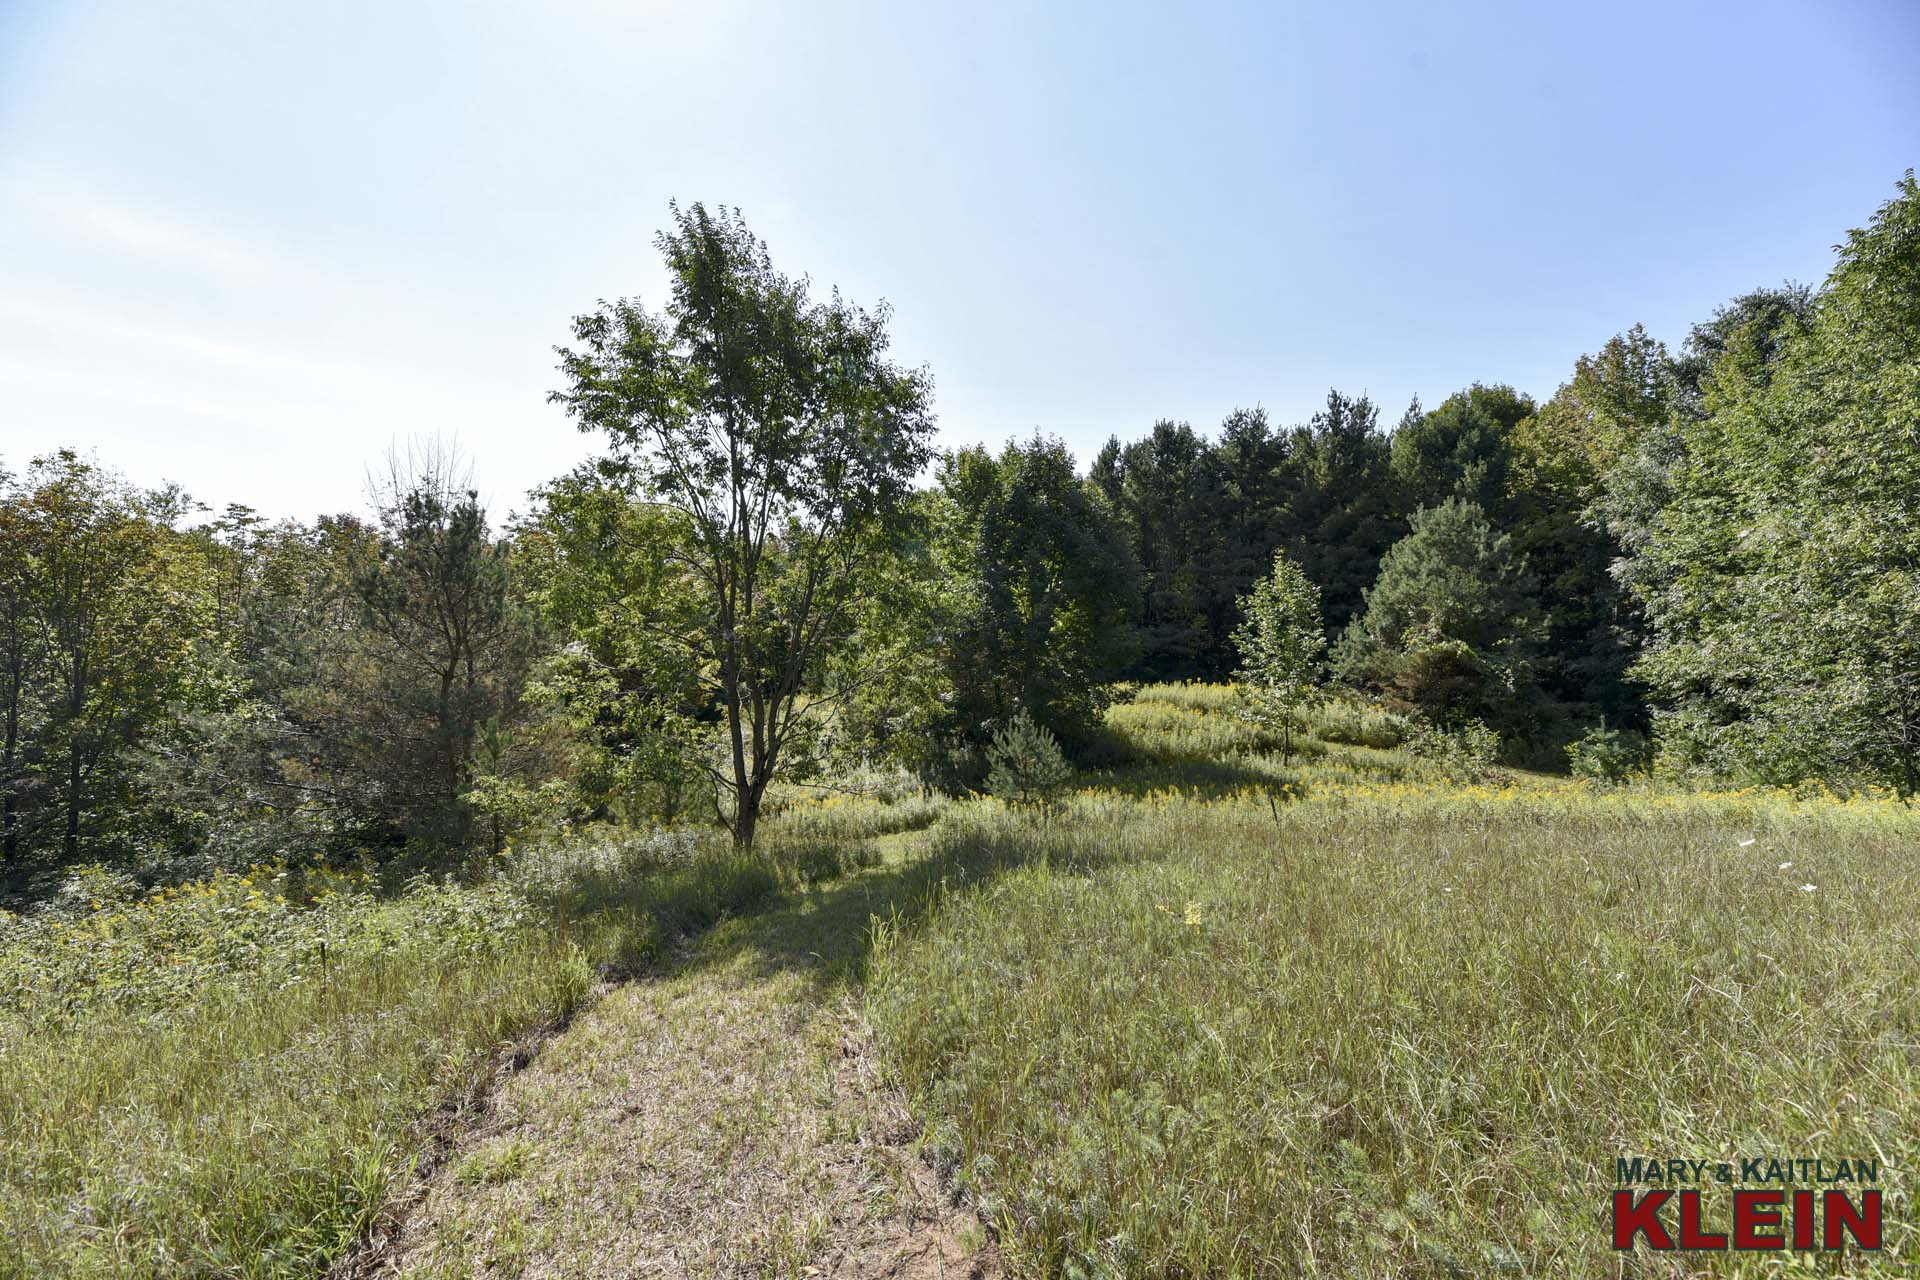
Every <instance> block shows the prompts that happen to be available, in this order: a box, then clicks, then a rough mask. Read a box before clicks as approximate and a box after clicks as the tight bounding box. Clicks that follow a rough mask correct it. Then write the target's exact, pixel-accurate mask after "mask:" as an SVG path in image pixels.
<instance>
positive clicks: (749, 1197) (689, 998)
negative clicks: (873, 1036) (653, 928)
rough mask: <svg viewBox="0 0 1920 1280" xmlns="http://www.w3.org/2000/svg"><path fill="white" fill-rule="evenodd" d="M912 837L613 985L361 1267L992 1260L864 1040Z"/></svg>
mask: <svg viewBox="0 0 1920 1280" xmlns="http://www.w3.org/2000/svg"><path fill="white" fill-rule="evenodd" d="M920 840H921V838H920V837H915V836H907V837H900V836H895V837H888V838H887V839H886V840H885V841H884V842H883V843H885V844H887V845H889V846H890V847H889V848H887V849H886V855H887V858H886V861H885V862H884V863H883V864H882V865H881V866H878V867H875V868H871V869H868V870H865V871H862V872H858V873H856V874H854V875H852V876H850V877H847V878H845V879H842V880H840V881H837V882H834V883H832V884H831V885H829V886H827V887H824V888H820V889H815V890H812V891H808V892H799V893H793V894H788V895H783V896H781V897H779V898H777V899H775V900H773V901H772V902H771V903H769V904H768V905H767V906H765V907H764V908H762V909H760V910H757V911H754V912H751V913H749V914H746V915H743V916H740V917H737V918H735V919H732V920H729V921H727V922H725V923H723V924H721V925H720V926H718V927H717V928H715V929H713V930H711V931H709V932H708V933H707V934H705V935H703V936H701V937H699V938H697V939H695V940H694V941H692V942H691V943H689V944H688V945H687V946H686V947H685V948H684V949H683V950H682V952H681V954H680V955H679V956H678V957H677V958H676V960H675V962H674V963H673V964H672V966H671V967H670V968H669V970H668V971H667V972H666V974H665V975H664V976H662V977H660V978H657V979H653V980H648V981H641V982H636V983H632V984H630V985H627V986H625V987H621V988H619V989H617V990H615V991H613V992H611V993H610V994H609V995H608V996H607V997H606V998H604V999H603V1000H601V1001H600V1002H599V1003H598V1004H596V1005H595V1006H594V1007H593V1008H592V1009H591V1010H590V1011H588V1012H587V1013H585V1014H583V1015H582V1016H581V1017H579V1018H578V1019H577V1020H576V1021H575V1022H574V1024H573V1025H572V1026H571V1027H570V1028H569V1029H568V1030H567V1031H566V1032H565V1033H564V1034H562V1035H560V1036H559V1037H557V1038H556V1039H554V1040H553V1041H552V1042H550V1043H549V1044H548V1045H547V1046H546V1047H545V1049H544V1050H543V1051H542V1052H541V1053H540V1055H539V1057H538V1058H536V1059H535V1061H534V1062H533V1063H532V1064H531V1065H530V1066H529V1067H528V1068H527V1069H526V1070H524V1071H522V1072H520V1073H518V1074H517V1075H515V1076H514V1077H512V1078H511V1080H510V1081H509V1082H508V1083H507V1084H506V1085H505V1086H504V1087H503V1088H502V1089H501V1090H500V1091H499V1093H498V1094H496V1096H495V1098H494V1099H493V1103H492V1106H491V1107H490V1108H489V1110H488V1112H487V1114H486V1116H485V1117H484V1119H483V1120H482V1121H481V1122H479V1123H478V1124H476V1125H475V1126H474V1127H473V1128H472V1129H471V1130H469V1131H468V1132H467V1133H466V1134H465V1135H464V1136H463V1137H461V1138H460V1139H459V1140H458V1141H457V1144H456V1147H455V1149H454V1150H453V1151H452V1152H451V1153H450V1155H449V1158H448V1160H447V1161H446V1163H445V1165H444V1166H443V1167H442V1170H441V1172H440V1174H439V1175H438V1176H437V1177H436V1178H435V1180H434V1181H433V1183H432V1185H431V1186H430V1187H429V1188H428V1189H427V1192H426V1194H425V1196H424V1198H423V1199H422V1200H421V1201H420V1203H419V1204H418V1206H417V1207H416V1208H415V1209H414V1210H413V1211H412V1212H411V1213H410V1214H409V1215H408V1217H407V1218H406V1219H405V1221H404V1224H403V1225H402V1227H401V1228H400V1231H399V1233H398V1238H397V1239H396V1240H394V1241H392V1242H391V1243H390V1244H389V1245H388V1247H387V1248H386V1249H385V1250H383V1251H382V1253H381V1254H380V1255H379V1256H377V1257H375V1258H371V1259H362V1260H361V1263H360V1265H359V1266H358V1267H357V1268H356V1270H357V1272H358V1274H361V1275H396V1274H397V1275H405V1276H413V1277H422V1278H425V1277H449V1278H451V1277H477V1276H528V1277H536V1276H563V1275H564V1276H583V1275H584V1276H614V1275H618V1276H653V1275H659V1276H669V1275H670V1276H693V1277H700V1276H713V1277H723V1276H748V1275H752V1276H795V1277H800V1276H847V1277H877V1276H902V1277H907V1276H926V1277H933V1276H985V1275H996V1274H998V1264H997V1261H996V1259H995V1257H994V1254H993V1251H992V1246H991V1244H990V1243H988V1241H987V1238H986V1236H985V1233H984V1232H983V1231H982V1230H981V1228H980V1226H979V1225H978V1223H977V1221H975V1220H974V1219H973V1218H972V1217H971V1215H969V1214H966V1213H965V1212H964V1211H961V1210H957V1209H955V1208H953V1207H952V1206H951V1205H950V1204H949V1202H948V1200H947V1198H946V1197H945V1195H944V1194H943V1193H942V1191H941V1189H940V1187H939V1185H938V1183H937V1180H936V1179H934V1178H933V1176H932V1175H931V1174H930V1173H929V1172H928V1171H927V1170H926V1168H925V1166H924V1165H922V1164H921V1163H920V1161H919V1159H918V1158H917V1156H916V1155H915V1154H914V1153H913V1151H912V1149H911V1146H910V1143H911V1139H912V1137H913V1135H914V1133H915V1126H914V1125H913V1124H912V1123H911V1122H910V1121H909V1119H908V1115H907V1112H906V1110H905V1109H904V1107H903V1106H902V1104H901V1101H900V1099H899V1098H898V1096H897V1095H896V1094H894V1093H892V1092H890V1091H889V1090H887V1089H886V1088H884V1087H882V1086H881V1085H880V1083H879V1082H878V1081H877V1079H876V1078H875V1075H874V1071H873V1068H872V1066H871V1063H870V1059H869V1057H868V1054H867V1051H866V1037H865V1029H864V1025H863V1023H862V1021H861V1016H860V1012H859V1000H858V988H859V986H860V983H861V981H862V978H863V976H864V973H865V968H866V961H867V947H868V945H869V942H870V939H871V935H872V931H871V928H870V920H871V918H872V917H873V916H875V915H879V916H881V917H883V918H884V917H887V916H889V915H891V914H893V913H894V912H896V911H903V910H905V911H910V910H912V909H914V906H915V904H917V903H923V902H924V901H925V900H926V898H927V889H928V887H929V884H930V883H933V882H934V879H933V877H934V869H933V868H931V867H929V866H928V864H926V863H925V862H924V861H923V860H921V859H919V858H918V857H917V856H912V855H910V854H909V846H910V845H917V843H919V842H920Z"/></svg>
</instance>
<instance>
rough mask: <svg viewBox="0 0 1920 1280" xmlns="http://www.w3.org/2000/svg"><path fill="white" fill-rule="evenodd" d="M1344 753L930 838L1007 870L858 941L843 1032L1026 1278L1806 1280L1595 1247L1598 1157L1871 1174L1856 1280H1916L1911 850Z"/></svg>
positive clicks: (1917, 1091)
mask: <svg viewBox="0 0 1920 1280" xmlns="http://www.w3.org/2000/svg"><path fill="white" fill-rule="evenodd" d="M1145 692H1146V693H1147V694H1151V693H1152V692H1153V691H1151V690H1149V691H1145ZM1205 696H1207V695H1198V696H1196V694H1195V693H1193V692H1192V691H1181V692H1179V693H1178V694H1177V695H1175V696H1173V697H1160V698H1148V697H1143V698H1142V699H1141V700H1140V701H1136V703H1135V704H1134V708H1133V709H1128V708H1116V710H1115V713H1114V715H1113V717H1112V720H1113V721H1114V722H1115V723H1116V727H1118V728H1120V729H1121V730H1122V731H1123V732H1127V731H1132V732H1143V731H1145V730H1143V729H1142V724H1143V720H1144V719H1145V718H1144V717H1142V715H1141V713H1140V711H1139V710H1138V709H1137V708H1139V707H1140V705H1141V703H1142V702H1146V703H1147V704H1148V705H1152V704H1153V703H1155V702H1158V703H1159V704H1160V709H1156V710H1154V711H1152V712H1151V715H1152V716H1154V717H1157V718H1158V719H1157V720H1156V721H1154V722H1153V723H1155V724H1158V725H1160V726H1163V727H1162V728H1161V730H1160V731H1161V732H1162V733H1163V735H1164V736H1163V738H1162V740H1161V742H1160V743H1159V747H1160V749H1159V750H1158V751H1155V752H1147V753H1143V755H1145V756H1146V757H1147V761H1146V763H1144V764H1143V765H1141V766H1140V767H1141V768H1142V769H1143V770H1146V771H1148V772H1149V773H1150V774H1151V775H1152V776H1153V777H1155V778H1156V779H1158V778H1163V777H1166V776H1168V774H1169V772H1170V771H1171V772H1172V773H1173V774H1176V775H1177V766H1178V758H1179V755H1180V747H1181V744H1184V743H1204V742H1206V741H1207V740H1208V738H1207V735H1208V734H1209V733H1210V732H1214V733H1218V734H1219V735H1221V736H1226V735H1230V734H1232V733H1233V732H1236V730H1235V729H1234V728H1232V727H1231V726H1225V725H1222V726H1217V727H1215V728H1214V729H1211V730H1210V729H1208V728H1207V727H1206V726H1203V725H1194V724H1189V723H1185V722H1182V721H1180V720H1178V719H1177V718H1174V717H1170V716H1168V715H1167V714H1166V709H1172V710H1176V711H1178V712H1180V713H1181V714H1183V715H1184V714H1187V713H1188V711H1189V707H1190V706H1191V704H1193V703H1196V702H1198V701H1199V700H1200V698H1201V697H1205ZM1223 710H1224V708H1216V709H1214V710H1212V711H1208V710H1205V709H1201V710H1198V711H1194V712H1193V714H1198V715H1220V714H1222V712H1223ZM1146 745H1153V744H1151V743H1149V744H1146ZM1353 750H1358V749H1352V748H1336V747H1332V746H1329V747H1328V750H1327V752H1326V753H1325V755H1324V756H1322V757H1320V758H1319V759H1317V760H1313V761H1310V762H1309V763H1307V764H1305V765H1303V766H1300V767H1298V768H1296V769H1293V770H1283V769H1280V768H1278V767H1277V766H1275V764H1274V763H1273V761H1272V760H1271V759H1269V758H1264V757H1259V756H1254V757H1249V758H1243V759H1239V760H1237V761H1234V762H1233V764H1234V767H1235V768H1236V769H1237V770H1239V771H1241V772H1242V773H1244V774H1245V775H1246V778H1245V780H1244V782H1243V784H1242V785H1239V786H1238V787H1231V786H1225V785H1213V784H1215V783H1218V781H1219V779H1218V769H1219V767H1220V765H1221V763H1222V762H1221V761H1220V760H1219V759H1218V758H1211V759H1208V758H1201V759H1197V760H1195V761H1194V766H1195V770H1196V773H1197V774H1198V776H1200V777H1201V778H1202V779H1204V780H1207V782H1208V785H1204V786H1197V787H1191V788H1182V787H1179V786H1177V785H1172V786H1167V787H1160V788H1156V789H1150V790H1149V792H1148V793H1147V794H1145V795H1144V796H1143V795H1142V794H1141V789H1140V788H1139V787H1137V786H1134V785H1132V784H1130V783H1129V782H1128V780H1127V779H1126V778H1124V777H1122V776H1119V775H1120V774H1121V773H1123V772H1124V771H1116V772H1115V774H1113V775H1109V776H1102V777H1100V778H1097V779H1095V780H1094V786H1093V787H1092V788H1090V789H1089V790H1087V791H1084V792H1082V793H1081V794H1080V795H1079V796H1077V797H1076V798H1075V799H1074V800H1073V801H1072V802H1071V803H1070V804H1069V807H1068V809H1067V811H1066V812H1065V813H1064V814H1062V815H1059V816H1056V817H1054V818H1053V819H1052V820H1050V821H1049V820H1042V819H1040V818H1039V817H1036V816H1024V815H1020V814H1017V813H1009V812H1007V811H1005V810H1002V809H999V808H998V807H996V806H976V807H973V808H972V809H970V810H969V811H967V812H965V813H964V814H962V815H960V816H957V817H956V818H955V819H953V820H952V821H950V822H949V823H948V824H946V825H944V826H943V827H941V828H938V829H936V841H935V857H936V859H937V860H939V861H941V862H944V863H946V864H949V865H954V866H967V865H975V866H984V867H989V868H997V871H994V872H991V873H988V874H983V875H980V876H977V877H975V878H974V879H973V880H972V881H971V882H970V883H968V884H967V885H965V886H964V887H958V886H956V887H954V888H953V889H952V891H950V892H948V893H947V894H946V895H945V896H944V897H943V898H942V900H941V903H940V906H939V907H938V909H937V910H936V911H934V913H933V914H932V917H931V919H930V920H929V921H928V922H927V923H926V924H924V925H921V926H914V925H911V924H906V923H903V924H902V925H901V926H899V927H894V928H888V929H885V930H883V936H882V939H881V943H880V946H879V948H878V950H877V952H876V954H875V955H874V957H873V958H872V960H871V962H870V965H871V985H870V987H869V990H868V994H867V1006H868V1012H869V1016H870V1018H871V1020H872V1022H873V1025H874V1027H875V1030H876V1035H877V1037H878V1040H879V1043H880V1046H881V1050H882V1053H883V1056H884V1058H885V1060H886V1061H887V1062H888V1063H889V1064H890V1066H891V1068H892V1070H893V1071H894V1072H895V1073H896V1074H897V1076H898V1078H899V1079H900V1080H901V1081H902V1083H903V1084H904V1085H905V1087H906V1088H907V1089H908V1091H909V1093H910V1094H911V1096H912V1098H913V1100H914V1105H915V1106H916V1108H917V1110H918V1111H919V1113H920V1115H921V1116H922V1118H923V1119H924V1121H925V1122H926V1124H927V1126H928V1136H929V1146H930V1150H931V1151H932V1153H933V1154H934V1156H935V1157H936V1158H937V1159H938V1160H939V1161H941V1162H942V1163H943V1165H944V1166H945V1167H946V1168H948V1169H949V1170H950V1171H951V1174H952V1176H953V1177H954V1179H955V1180H956V1181H957V1182H958V1184H959V1185H960V1186H961V1187H962V1188H963V1189H964V1190H965V1191H966V1192H967V1193H968V1194H969V1195H970V1196H971V1197H972V1198H973V1200H974V1202H975V1203H976V1204H977V1205H978V1206H979V1208H980V1210H981V1212H982V1216H983V1217H984V1218H986V1219H987V1221H989V1222H990V1223H991V1224H992V1225H993V1227H994V1228H995V1229H996V1230H997V1231H998V1232H999V1234H1000V1236H1001V1242H1002V1248H1003V1251H1004V1252H1005V1254H1006V1255H1007V1256H1008V1257H1009V1259H1010V1260H1011V1261H1013V1262H1014V1263H1015V1265H1016V1267H1017V1269H1018V1270H1019V1271H1021V1272H1022V1273H1024V1274H1030V1275H1036V1276H1037V1275H1054V1274H1064V1275H1070V1276H1071V1275H1085V1276H1093V1275H1127V1276H1166V1275H1174V1276H1203V1275H1204V1276H1231V1275H1247V1276H1329V1277H1331V1276H1350V1275H1366V1276H1373V1275H1380V1276H1463V1275H1473V1276H1478V1275H1489V1274H1501V1273H1510V1274H1526V1275H1537V1276H1568V1275H1572V1276H1583V1275H1593V1276H1601V1275H1609V1276H1611V1275H1619V1274H1627V1275H1648V1276H1653V1275H1682V1274H1706V1273H1710V1274H1728V1275H1731V1274H1741V1275H1774V1274H1790V1273H1792V1274H1799V1273H1802V1272H1796V1271H1795V1268H1796V1267H1799V1268H1804V1270H1805V1271H1806V1272H1820V1273H1827V1274H1831V1273H1833V1272H1834V1271H1835V1269H1836V1266H1835V1261H1834V1259H1833V1258H1832V1257H1831V1256H1829V1257H1827V1258H1825V1259H1822V1258H1820V1257H1819V1256H1818V1255H1802V1256H1801V1257H1800V1258H1799V1259H1798V1260H1796V1259H1794V1258H1793V1257H1791V1256H1789V1255H1786V1254H1779V1255H1765V1256H1762V1255H1756V1254H1732V1253H1730V1254H1688V1255H1677V1260H1676V1258H1675V1257H1670V1258H1662V1257H1661V1256H1659V1255H1654V1254H1651V1253H1647V1252H1645V1251H1644V1247H1643V1250H1642V1252H1638V1253H1634V1254H1629V1255H1624V1256H1623V1255H1620V1254H1617V1253H1615V1252H1614V1250H1613V1249H1612V1248H1611V1241H1610V1236H1609V1233H1608V1226H1607V1217H1606V1213H1607V1207H1608V1203H1609V1201H1608V1195H1609V1192H1610V1190H1611V1188H1612V1186H1613V1184H1614V1169H1613V1162H1614V1159H1615V1157H1616V1156H1629V1157H1631V1156H1634V1155H1656V1156H1661V1157H1666V1156H1691V1157H1696V1158H1732V1157H1734V1156H1737V1155H1754V1154H1769V1155H1771V1154H1779V1155H1791V1156H1796V1157H1797V1156H1825V1157H1827V1158H1829V1159H1832V1158H1834V1157H1839V1156H1849V1157H1855V1156H1863V1157H1869V1158H1871V1157H1879V1158H1880V1159H1881V1160H1882V1161H1883V1168H1884V1170H1885V1173H1886V1175H1887V1178H1888V1193H1889V1194H1888V1199H1887V1206H1886V1210H1887V1216H1886V1221H1887V1224H1888V1242H1887V1248H1886V1249H1885V1251H1884V1252H1882V1253H1881V1254H1879V1255H1864V1254H1852V1255H1849V1256H1848V1257H1847V1258H1846V1261H1845V1271H1844V1273H1845V1274H1848V1275H1906V1274H1909V1273H1910V1272H1911V1270H1912V1266H1913V1258H1914V1255H1915V1251H1916V1248H1917V1247H1920V1246H1917V1245H1916V1241H1915V1239H1914V1232H1915V1223H1914V1216H1913V1204H1912V1199H1911V1190H1912V1184H1911V1181H1910V1175H1909V1172H1908V1171H1909V1169H1910V1168H1911V1167H1912V1165H1913V1163H1914V1161H1915V1160H1916V1159H1917V1158H1920V1136H1917V1135H1920V910H1917V908H1920V865H1916V856H1915V855H1916V853H1920V821H1917V820H1916V818H1915V815H1914V814H1913V813H1912V812H1911V811H1909V810H1907V809H1905V808H1904V807H1903V806H1899V805H1897V804H1892V803H1888V802H1886V801H1884V800H1874V799H1860V800H1856V801H1854V802H1852V803H1839V802H1837V801H1836V800H1833V799H1831V798H1826V797H1821V796H1812V797H1793V796H1785V795H1780V794H1776V793H1767V792H1757V791H1741V792H1731V793H1725V794H1720V795H1692V794H1685V793H1679V792H1672V791H1661V790H1658V789H1655V788H1640V789H1629V790H1621V791H1612V792H1609V791H1601V790H1596V789H1594V788H1591V787H1588V786H1584V785H1581V784H1573V783H1568V782H1567V781H1565V780H1559V779H1547V778H1542V777H1535V776H1529V775H1516V776H1514V777H1513V778H1512V779H1511V780H1510V781H1508V782H1504V783H1502V784H1500V785H1488V784H1457V783H1452V784H1450V783H1446V782H1443V781H1439V780H1436V779H1434V778H1432V777H1430V776H1429V775H1427V774H1426V773H1423V772H1422V771H1420V770H1418V769H1407V770H1402V771H1401V776H1400V777H1399V778H1398V780H1395V778H1394V777H1393V776H1392V771H1391V770H1390V771H1389V772H1388V773H1387V774H1376V775H1375V776H1374V777H1372V778H1369V777H1368V776H1367V773H1368V770H1367V769H1365V768H1364V765H1365V763H1366V761H1367V760H1368V759H1369V758H1370V757H1363V756H1355V755H1352V754H1349V753H1350V752H1351V751H1353ZM1391 761H1392V757H1386V758H1385V759H1384V761H1383V762H1385V763H1391ZM1323 762H1331V763H1330V764H1326V765H1325V767H1323ZM1281 780H1286V781H1287V782H1289V783H1290V784H1291V785H1290V786H1289V789H1288V790H1287V791H1285V792H1284V793H1282V794H1283V795H1285V796H1286V799H1285V800H1284V801H1283V802H1281V803H1278V804H1275V805H1274V806H1272V807H1269V804H1268V796H1270V795H1271V794H1273V793H1272V790H1271V789H1270V788H1271V786H1272V785H1275V784H1277V783H1278V782H1280V781H1281ZM1743 842H1751V843H1743ZM1783 863H1785V864H1791V865H1790V866H1785V867H1783V866H1782V865H1781V864H1783ZM1805 885H1812V886H1814V887H1813V888H1812V889H1811V890H1808V889H1805V888H1803V887H1802V886H1805ZM1708 1196H1709V1201H1708V1212H1709V1216H1710V1217H1718V1218H1720V1219H1722V1220H1723V1221H1724V1219H1725V1217H1726V1215H1727V1209H1726V1204H1725V1195H1724V1192H1723V1191H1718V1190H1715V1189H1713V1188H1709V1191H1708Z"/></svg>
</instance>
